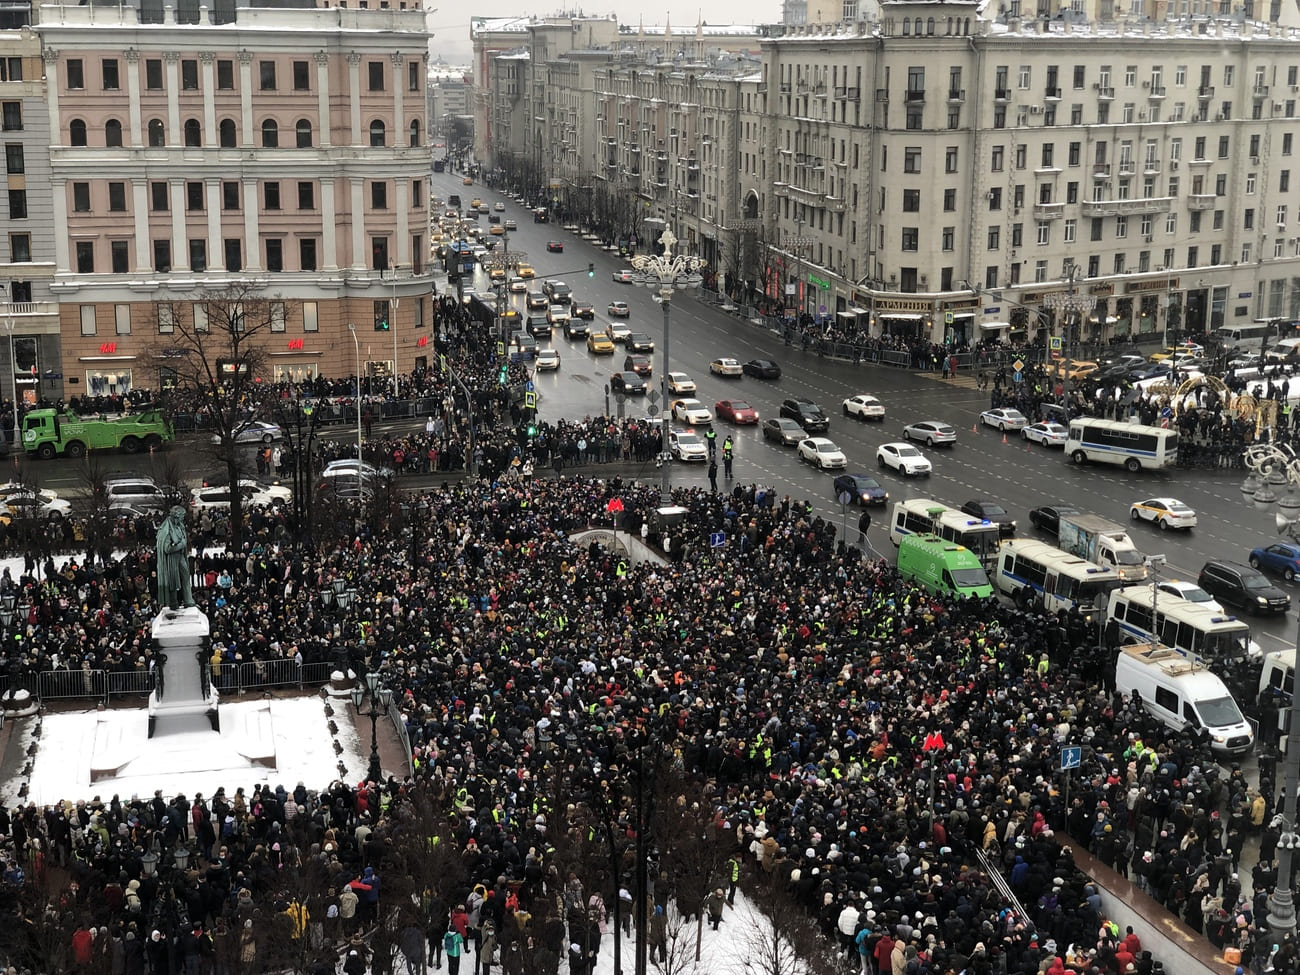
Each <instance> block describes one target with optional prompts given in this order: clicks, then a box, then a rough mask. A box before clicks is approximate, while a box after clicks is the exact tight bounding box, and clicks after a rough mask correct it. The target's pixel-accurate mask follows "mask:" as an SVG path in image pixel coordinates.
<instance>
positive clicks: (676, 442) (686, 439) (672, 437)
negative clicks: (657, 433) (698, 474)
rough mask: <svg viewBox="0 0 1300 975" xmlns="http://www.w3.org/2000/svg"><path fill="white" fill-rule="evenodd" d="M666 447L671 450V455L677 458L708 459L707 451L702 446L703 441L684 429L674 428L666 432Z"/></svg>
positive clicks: (686, 459) (684, 459) (688, 459)
mask: <svg viewBox="0 0 1300 975" xmlns="http://www.w3.org/2000/svg"><path fill="white" fill-rule="evenodd" d="M668 449H669V450H671V451H672V452H673V456H674V457H676V458H677V459H678V460H683V461H693V460H708V459H709V451H708V448H707V447H705V446H704V441H703V440H701V439H700V438H699V437H697V436H696V435H695V434H693V433H687V432H686V431H684V430H674V431H673V432H672V433H670V434H668Z"/></svg>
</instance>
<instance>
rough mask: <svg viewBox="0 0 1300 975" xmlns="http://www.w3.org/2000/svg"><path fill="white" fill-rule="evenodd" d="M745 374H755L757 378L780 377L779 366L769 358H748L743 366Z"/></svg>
mask: <svg viewBox="0 0 1300 975" xmlns="http://www.w3.org/2000/svg"><path fill="white" fill-rule="evenodd" d="M740 368H741V369H743V370H744V373H745V375H746V376H755V377H757V378H758V379H780V378H781V367H780V366H778V365H777V364H776V363H775V362H773V361H772V360H771V359H750V360H749V361H748V362H746V363H745V364H744V365H743V366H741V367H740Z"/></svg>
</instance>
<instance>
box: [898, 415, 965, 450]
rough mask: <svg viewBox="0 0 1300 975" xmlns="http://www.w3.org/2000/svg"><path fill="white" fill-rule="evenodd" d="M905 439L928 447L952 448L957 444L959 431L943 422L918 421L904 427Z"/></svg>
mask: <svg viewBox="0 0 1300 975" xmlns="http://www.w3.org/2000/svg"><path fill="white" fill-rule="evenodd" d="M903 439H904V440H916V441H918V442H920V443H923V444H925V445H926V446H927V447H936V446H942V445H944V444H947V445H948V446H952V445H953V444H955V443H956V442H957V431H956V430H955V429H953V427H952V425H951V424H949V423H944V422H943V421H942V420H918V421H916V422H915V423H909V424H908V425H907V426H905V427H903Z"/></svg>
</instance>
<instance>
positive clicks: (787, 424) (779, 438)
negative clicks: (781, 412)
mask: <svg viewBox="0 0 1300 975" xmlns="http://www.w3.org/2000/svg"><path fill="white" fill-rule="evenodd" d="M805 436H806V435H805V434H804V432H803V427H801V426H799V424H797V423H795V422H794V420H791V419H790V418H789V417H785V416H779V417H775V418H774V419H770V420H764V421H763V439H764V440H774V441H776V442H777V443H779V444H780V445H781V446H783V447H793V446H795V445H796V444H798V443H799V441H800V440H803V439H804V438H805Z"/></svg>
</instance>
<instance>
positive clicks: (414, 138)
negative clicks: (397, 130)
mask: <svg viewBox="0 0 1300 975" xmlns="http://www.w3.org/2000/svg"><path fill="white" fill-rule="evenodd" d="M411 148H412V149H418V148H420V120H419V119H418V118H414V119H411Z"/></svg>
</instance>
